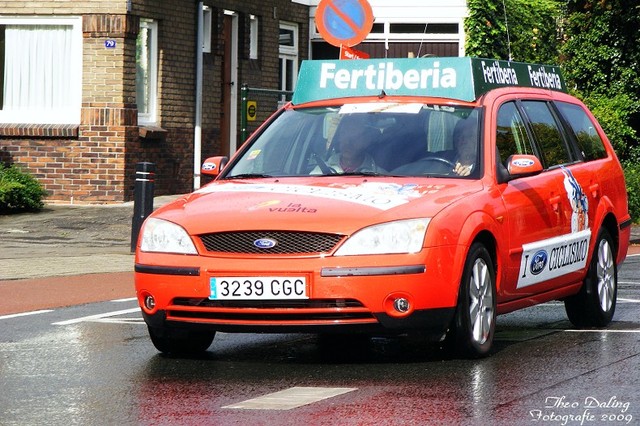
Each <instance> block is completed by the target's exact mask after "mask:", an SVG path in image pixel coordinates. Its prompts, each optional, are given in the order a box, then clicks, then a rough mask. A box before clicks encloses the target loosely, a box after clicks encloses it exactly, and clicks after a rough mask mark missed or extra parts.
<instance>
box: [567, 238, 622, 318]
mask: <svg viewBox="0 0 640 426" xmlns="http://www.w3.org/2000/svg"><path fill="white" fill-rule="evenodd" d="M614 247H615V246H614V245H613V239H612V238H611V235H610V234H609V232H608V231H607V230H606V229H602V230H601V231H600V233H599V235H598V239H597V241H596V245H595V247H594V249H593V254H592V256H591V263H590V264H589V269H588V271H587V275H586V277H585V279H584V282H583V283H582V287H581V288H580V292H579V293H578V294H576V295H575V296H571V297H568V298H567V299H565V301H564V307H565V310H566V311H567V316H568V317H569V321H571V323H572V324H573V325H574V326H576V327H578V328H582V327H604V326H606V325H607V324H609V323H610V322H611V320H612V319H613V314H614V313H615V310H616V300H617V298H618V267H617V265H616V262H615V254H614V249H615V248H614Z"/></svg>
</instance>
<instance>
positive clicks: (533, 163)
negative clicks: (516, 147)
mask: <svg viewBox="0 0 640 426" xmlns="http://www.w3.org/2000/svg"><path fill="white" fill-rule="evenodd" d="M507 171H508V172H509V178H510V179H515V178H519V177H524V176H533V175H537V174H538V173H540V172H542V163H541V162H540V159H539V158H538V157H536V156H535V155H522V154H516V155H512V156H510V157H509V158H508V159H507Z"/></svg>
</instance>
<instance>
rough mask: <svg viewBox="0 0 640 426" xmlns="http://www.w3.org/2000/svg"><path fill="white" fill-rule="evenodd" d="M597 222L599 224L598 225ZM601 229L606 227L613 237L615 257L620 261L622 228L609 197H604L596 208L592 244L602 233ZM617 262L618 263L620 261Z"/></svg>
mask: <svg viewBox="0 0 640 426" xmlns="http://www.w3.org/2000/svg"><path fill="white" fill-rule="evenodd" d="M596 224H599V225H598V226H597V227H596ZM601 229H606V230H607V232H608V233H609V235H611V238H612V239H613V246H614V247H613V248H614V250H615V258H616V259H617V260H618V262H619V261H620V228H619V227H618V220H617V218H616V216H615V214H614V208H613V204H612V203H611V201H610V200H609V199H608V198H606V197H605V198H603V199H602V200H601V201H600V202H599V203H598V207H597V210H596V216H595V220H594V230H593V231H594V232H593V235H592V236H591V243H592V244H591V245H592V246H593V244H595V242H596V240H597V239H598V235H599V234H600V230H601ZM618 262H617V263H618Z"/></svg>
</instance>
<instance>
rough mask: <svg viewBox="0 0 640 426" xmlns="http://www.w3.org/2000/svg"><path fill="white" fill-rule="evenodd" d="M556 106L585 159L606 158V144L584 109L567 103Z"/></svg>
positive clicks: (557, 103) (559, 103)
mask: <svg viewBox="0 0 640 426" xmlns="http://www.w3.org/2000/svg"><path fill="white" fill-rule="evenodd" d="M556 106H557V107H558V110H559V111H560V114H562V117H563V118H564V119H565V120H566V121H567V123H568V124H569V126H570V127H571V129H572V130H573V133H574V135H575V137H576V141H577V142H578V146H579V147H580V151H581V153H582V156H583V157H584V159H585V160H586V161H591V160H597V159H600V158H606V156H607V151H606V150H605V148H604V143H603V142H602V139H601V138H600V135H599V134H598V132H597V131H596V128H595V126H594V124H593V122H592V121H591V119H590V118H589V116H588V115H587V113H586V112H585V111H584V109H583V108H582V107H581V106H580V105H575V104H569V103H566V102H556Z"/></svg>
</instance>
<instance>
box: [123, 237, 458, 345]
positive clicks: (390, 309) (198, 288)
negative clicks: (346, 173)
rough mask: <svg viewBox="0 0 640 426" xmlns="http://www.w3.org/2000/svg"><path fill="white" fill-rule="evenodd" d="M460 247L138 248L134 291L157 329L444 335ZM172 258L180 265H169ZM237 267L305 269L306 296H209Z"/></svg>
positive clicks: (273, 271)
mask: <svg viewBox="0 0 640 426" xmlns="http://www.w3.org/2000/svg"><path fill="white" fill-rule="evenodd" d="M454 250H455V248H454V247H449V248H447V247H441V248H439V249H437V250H436V249H425V250H423V252H421V253H419V254H414V255H386V256H367V257H366V259H363V257H361V256H345V257H340V258H335V257H326V258H305V259H300V258H276V257H272V258H269V259H255V258H254V259H239V258H210V257H204V256H186V257H178V256H175V255H163V254H146V253H139V254H138V257H137V258H136V273H135V282H136V293H137V296H138V301H139V304H140V306H141V308H142V311H143V315H144V318H145V321H146V322H147V324H148V325H149V326H151V327H153V328H156V329H169V328H170V329H174V328H176V329H179V328H184V327H187V328H200V329H207V330H211V331H224V332H249V333H253V332H314V333H315V332H319V333H330V332H338V333H343V332H366V333H374V334H386V333H391V334H400V333H404V332H409V331H421V332H424V333H429V334H434V335H441V334H442V333H444V332H445V331H446V329H447V328H448V327H449V325H450V324H451V321H452V318H453V315H454V312H455V307H456V304H457V295H458V288H459V281H460V278H459V276H458V274H457V273H456V271H459V270H460V268H459V266H458V265H456V261H455V259H456V256H455V255H454ZM363 260H366V264H364V262H363ZM188 262H191V264H189V263H188ZM338 262H339V263H338ZM171 264H173V265H179V266H175V267H168V266H164V265H171ZM158 265H163V266H158ZM238 275H240V276H256V277H260V276H288V275H291V276H304V277H306V282H307V296H308V298H307V299H300V300H211V299H210V298H209V295H210V292H211V289H210V279H211V278H212V277H218V278H219V277H224V276H238ZM149 296H152V297H153V302H154V303H153V305H154V306H153V308H151V309H150V308H149V307H148V306H145V299H146V298H147V297H149ZM399 298H402V299H405V300H406V301H408V306H409V308H408V309H407V310H405V311H399V310H398V309H397V308H396V307H395V306H394V301H396V300H397V299H399Z"/></svg>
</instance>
